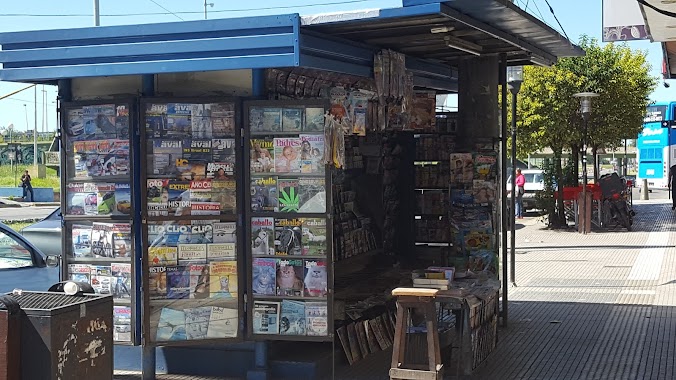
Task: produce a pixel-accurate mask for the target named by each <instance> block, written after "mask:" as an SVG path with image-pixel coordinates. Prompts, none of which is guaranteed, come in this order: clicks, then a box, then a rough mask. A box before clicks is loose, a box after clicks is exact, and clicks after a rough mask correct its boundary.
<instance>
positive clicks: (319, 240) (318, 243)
mask: <svg viewBox="0 0 676 380" xmlns="http://www.w3.org/2000/svg"><path fill="white" fill-rule="evenodd" d="M301 245H302V247H303V248H302V253H303V255H308V256H326V219H324V218H305V219H303V237H302V238H301Z"/></svg>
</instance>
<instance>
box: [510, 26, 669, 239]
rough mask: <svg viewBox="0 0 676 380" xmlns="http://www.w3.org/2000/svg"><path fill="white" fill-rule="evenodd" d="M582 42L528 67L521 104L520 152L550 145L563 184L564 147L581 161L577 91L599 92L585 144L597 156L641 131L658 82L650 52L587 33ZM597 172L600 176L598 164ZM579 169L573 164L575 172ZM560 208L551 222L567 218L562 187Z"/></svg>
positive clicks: (581, 139)
mask: <svg viewBox="0 0 676 380" xmlns="http://www.w3.org/2000/svg"><path fill="white" fill-rule="evenodd" d="M579 45H580V46H581V47H582V48H583V49H584V50H585V51H586V55H585V56H583V57H573V58H563V59H561V60H559V61H558V62H557V63H556V64H555V65H553V66H552V67H534V66H533V67H526V68H525V70H524V83H523V85H522V87H521V92H520V93H519V102H518V105H517V107H518V116H517V117H518V119H517V128H518V130H519V134H518V139H517V151H518V152H519V155H520V156H522V157H523V156H524V155H526V154H528V153H531V152H534V151H537V150H539V149H542V148H545V147H548V148H550V149H552V151H553V152H554V168H553V169H554V171H555V173H556V178H557V181H556V182H557V183H559V184H562V183H564V178H563V171H562V167H561V157H562V153H563V151H564V150H570V152H571V154H572V157H573V159H574V160H575V161H574V162H577V161H578V152H579V151H580V149H581V147H582V145H583V141H584V133H583V130H584V124H583V120H582V117H581V115H580V114H579V107H580V102H579V99H577V98H574V97H573V94H575V93H578V92H596V93H598V94H599V96H598V97H597V98H594V100H593V103H592V105H593V108H592V115H591V118H590V120H589V123H588V126H589V128H588V131H587V145H588V146H589V147H590V148H591V150H592V152H593V153H594V157H596V154H595V153H596V152H597V151H598V150H600V149H610V148H615V147H617V146H619V145H620V144H621V142H622V139H625V138H632V137H635V136H637V135H638V133H639V132H640V131H641V128H642V120H643V116H644V115H645V108H646V106H647V105H648V103H649V100H648V96H649V94H650V93H651V92H652V91H653V89H654V88H655V86H656V84H657V78H654V77H651V76H650V74H649V73H650V65H649V64H648V62H647V60H646V52H643V51H632V50H631V49H630V48H629V47H628V46H627V45H626V44H606V45H603V46H601V45H599V44H598V41H597V40H596V39H591V38H589V37H587V36H583V37H582V38H581V39H580V42H579ZM593 166H594V168H596V166H597V165H596V164H594V165H593ZM574 167H575V168H577V165H575V166H574ZM594 174H595V178H596V179H598V172H597V171H596V170H595V173H594ZM577 175H578V174H577V170H575V173H574V178H577ZM557 210H558V212H557V215H556V216H555V217H554V216H553V215H550V218H549V220H550V224H552V225H553V226H556V225H558V224H564V223H565V216H564V213H563V194H562V192H559V199H557Z"/></svg>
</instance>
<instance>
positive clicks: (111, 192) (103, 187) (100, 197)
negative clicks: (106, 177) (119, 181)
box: [96, 183, 115, 215]
mask: <svg viewBox="0 0 676 380" xmlns="http://www.w3.org/2000/svg"><path fill="white" fill-rule="evenodd" d="M114 209H115V184H114V183H97V184H96V210H97V214H98V215H110V214H112V213H113V210H114Z"/></svg>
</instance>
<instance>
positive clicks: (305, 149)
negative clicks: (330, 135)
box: [300, 134, 325, 174]
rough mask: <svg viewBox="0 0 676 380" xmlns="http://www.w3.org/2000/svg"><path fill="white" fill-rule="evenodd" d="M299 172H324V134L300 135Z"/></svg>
mask: <svg viewBox="0 0 676 380" xmlns="http://www.w3.org/2000/svg"><path fill="white" fill-rule="evenodd" d="M300 141H301V146H300V172H301V173H316V174H324V167H325V165H324V163H323V160H324V135H315V134H313V135H300Z"/></svg>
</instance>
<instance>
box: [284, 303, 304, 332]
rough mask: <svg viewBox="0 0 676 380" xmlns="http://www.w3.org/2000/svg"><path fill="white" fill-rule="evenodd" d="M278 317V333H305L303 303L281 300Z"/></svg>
mask: <svg viewBox="0 0 676 380" xmlns="http://www.w3.org/2000/svg"><path fill="white" fill-rule="evenodd" d="M281 307H282V312H281V317H280V318H279V333H280V334H282V335H305V303H304V302H302V301H292V300H282V305H281Z"/></svg>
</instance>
